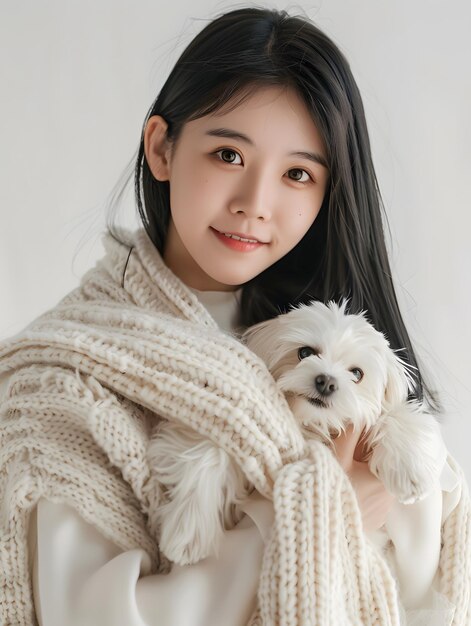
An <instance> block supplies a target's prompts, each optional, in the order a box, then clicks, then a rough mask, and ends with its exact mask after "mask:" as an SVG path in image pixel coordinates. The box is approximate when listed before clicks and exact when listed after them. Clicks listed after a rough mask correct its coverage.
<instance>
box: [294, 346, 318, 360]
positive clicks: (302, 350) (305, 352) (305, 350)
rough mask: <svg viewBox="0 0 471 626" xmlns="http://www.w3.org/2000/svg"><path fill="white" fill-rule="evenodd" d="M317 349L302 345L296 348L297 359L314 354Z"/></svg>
mask: <svg viewBox="0 0 471 626" xmlns="http://www.w3.org/2000/svg"><path fill="white" fill-rule="evenodd" d="M316 354H317V350H314V348H311V347H310V346H303V347H302V348H299V350H298V359H299V360H300V361H301V360H302V359H305V358H307V357H308V356H312V355H316Z"/></svg>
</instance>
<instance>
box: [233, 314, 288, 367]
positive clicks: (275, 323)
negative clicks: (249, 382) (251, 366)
mask: <svg viewBox="0 0 471 626" xmlns="http://www.w3.org/2000/svg"><path fill="white" fill-rule="evenodd" d="M279 327H280V321H279V319H278V318H274V319H270V320H266V321H265V322H259V323H258V324H255V325H254V326H251V327H250V328H248V329H247V330H246V331H245V333H244V334H243V335H242V342H243V343H245V344H246V346H247V347H248V348H249V350H252V352H255V354H256V355H257V356H259V357H260V358H261V359H262V361H265V363H266V365H267V367H268V369H270V370H271V369H272V368H273V366H274V365H275V364H276V362H277V361H278V358H279V348H280V346H279V345H278V344H279V343H280V342H279V338H278V336H279Z"/></svg>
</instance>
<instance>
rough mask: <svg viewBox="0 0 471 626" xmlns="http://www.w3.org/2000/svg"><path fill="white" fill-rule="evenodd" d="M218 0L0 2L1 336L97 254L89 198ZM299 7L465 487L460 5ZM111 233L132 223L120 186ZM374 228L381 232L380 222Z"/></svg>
mask: <svg viewBox="0 0 471 626" xmlns="http://www.w3.org/2000/svg"><path fill="white" fill-rule="evenodd" d="M241 6H246V5H245V4H244V3H235V2H230V3H229V2H217V3H216V2H210V1H209V0H208V1H207V2H201V1H200V2H199V3H197V4H195V3H192V2H190V1H189V0H188V1H186V2H185V1H184V0H174V1H173V2H171V3H169V2H165V3H164V2H158V1H156V0H152V1H150V0H139V1H133V2H131V1H130V0H128V1H124V0H100V1H99V2H97V1H96V0H93V1H90V0H80V1H78V0H77V1H75V0H54V1H53V0H42V1H41V2H35V1H33V0H23V1H22V2H17V1H9V0H8V1H7V0H0V89H1V94H0V95H1V97H0V176H1V179H0V289H1V291H0V338H4V337H7V336H9V335H12V334H14V333H16V332H18V331H19V330H20V329H21V328H23V327H24V326H25V325H26V324H27V323H29V322H30V321H31V320H32V319H33V318H34V317H36V316H37V315H39V314H40V313H41V312H43V311H44V310H46V309H48V308H50V307H52V306H53V305H54V304H55V303H56V302H57V301H58V300H60V299H61V298H62V297H63V296H64V295H65V293H67V292H68V291H70V289H72V288H73V287H75V286H76V284H77V283H78V281H79V278H80V276H81V275H82V274H83V272H84V271H85V270H86V269H88V268H89V267H90V266H92V265H93V264H94V262H95V260H96V259H97V258H98V257H99V256H101V254H102V247H101V243H100V233H101V231H102V230H103V228H104V217H105V203H106V200H107V199H108V198H109V195H110V193H111V191H112V189H113V187H114V185H115V184H116V183H117V182H118V179H119V178H120V176H121V174H122V173H123V171H124V169H125V168H126V167H127V166H128V165H129V164H132V163H133V161H134V155H135V151H136V150H137V147H138V144H139V139H140V133H141V126H142V123H143V121H144V117H145V115H146V112H147V110H148V108H149V106H150V104H151V102H152V101H153V100H154V98H155V96H156V94H157V93H158V90H159V89H160V88H161V86H162V84H163V81H164V80H165V78H166V77H167V75H168V73H169V72H170V69H171V67H172V65H173V63H174V62H175V61H176V60H177V58H178V56H179V54H180V53H181V52H182V50H183V48H184V47H185V46H186V45H187V44H188V43H189V41H190V40H191V38H192V37H193V36H194V35H195V34H196V33H197V32H199V31H200V30H201V29H202V28H203V27H204V26H205V25H206V24H207V22H208V21H209V20H211V19H212V18H214V17H216V15H218V14H219V13H221V12H224V11H226V10H230V9H235V8H239V7H241ZM259 6H270V7H277V8H286V9H288V10H289V12H290V13H291V14H293V13H296V12H301V13H302V12H304V13H305V14H307V15H308V16H309V17H310V18H311V19H312V20H313V21H314V22H315V23H316V24H317V25H318V26H319V27H320V28H322V29H323V30H324V31H325V32H326V33H327V34H328V35H329V36H330V37H331V38H332V39H333V40H334V41H335V42H336V43H337V45H339V47H340V48H341V50H342V51H343V52H344V53H345V55H346V56H347V58H348V59H349V61H350V65H351V67H352V70H353V73H354V76H355V78H356V80H357V82H358V84H359V87H360V90H361V92H362V95H363V101H364V105H365V109H366V114H367V120H368V125H369V131H370V138H371V142H372V147H373V157H374V160H375V164H376V170H377V175H378V179H379V183H380V187H381V190H382V195H383V199H384V202H385V205H386V210H387V213H388V216H389V223H390V227H391V235H392V241H391V243H390V244H388V245H389V247H390V252H391V264H392V268H393V275H394V278H395V282H396V287H397V295H398V299H399V302H400V304H401V308H402V312H403V316H404V319H405V321H406V325H407V327H408V329H409V331H410V334H411V338H412V341H413V342H414V345H415V346H416V349H417V353H418V354H419V357H421V359H422V362H423V363H424V364H425V366H426V368H427V371H428V372H430V373H431V374H432V376H433V381H432V382H433V385H432V386H434V387H435V388H437V389H438V390H439V391H440V394H441V398H442V401H443V403H444V405H445V407H446V412H445V415H444V416H443V422H442V423H443V430H444V436H445V440H446V442H447V445H448V447H449V449H450V451H451V453H452V454H453V455H454V456H455V457H456V458H457V460H458V461H459V462H460V463H461V464H462V466H463V467H464V469H465V472H466V474H467V476H468V478H471V455H470V454H469V453H468V446H469V441H470V439H471V418H470V407H471V391H470V389H471V384H470V382H469V377H470V373H471V367H470V365H469V358H468V357H469V353H470V348H471V341H470V337H471V331H470V324H469V323H468V317H469V310H470V306H471V301H470V300H471V297H470V296H471V289H470V281H469V271H470V267H471V252H470V246H469V243H468V241H469V231H470V226H471V218H470V212H471V202H470V201H471V156H470V150H471V148H470V145H471V122H470V118H471V116H470V111H471V72H470V70H469V65H470V60H471V43H470V37H469V26H470V24H471V9H470V7H471V5H470V3H469V2H468V1H467V0H447V1H446V2H445V1H438V0H412V1H411V0H354V1H353V0H351V1H349V0H324V1H323V2H320V1H319V2H304V3H303V2H301V3H299V4H296V5H287V4H284V3H283V2H262V3H260V4H259ZM121 214H122V219H121V223H123V224H125V225H129V226H132V225H134V224H137V222H134V204H133V196H132V184H131V191H130V193H129V194H128V196H127V201H126V202H125V203H124V207H123V211H122V213H121ZM386 234H387V226H386Z"/></svg>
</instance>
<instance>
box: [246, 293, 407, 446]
mask: <svg viewBox="0 0 471 626" xmlns="http://www.w3.org/2000/svg"><path fill="white" fill-rule="evenodd" d="M345 307H346V302H345V301H344V302H343V303H342V304H341V305H337V304H335V303H334V302H330V303H329V304H328V305H325V304H323V303H321V302H313V303H311V304H309V305H301V306H299V307H298V308H296V309H293V310H292V311H290V312H289V313H286V314H284V315H280V316H279V317H277V318H275V319H273V320H269V321H267V322H262V323H260V324H257V325H256V326H253V327H251V328H250V329H249V330H248V331H247V332H246V333H245V335H244V339H245V341H246V343H247V346H248V347H249V348H250V349H251V350H252V351H253V352H255V353H256V354H258V355H259V356H260V357H261V358H262V359H263V360H264V361H265V363H266V365H267V366H268V369H269V370H270V372H271V373H272V375H273V377H274V378H275V380H276V381H277V383H278V385H279V387H280V389H281V390H282V391H283V392H284V394H285V395H286V398H287V400H288V403H289V404H290V407H291V409H292V411H293V413H294V415H295V416H296V418H297V419H298V420H299V422H300V424H301V426H303V427H304V428H305V429H306V430H308V431H309V430H311V431H313V432H315V433H316V434H319V435H321V436H323V437H324V438H325V439H329V438H330V437H331V436H332V435H333V434H335V433H338V432H340V431H341V430H342V429H343V428H344V427H345V426H347V424H350V423H353V424H354V425H355V428H356V427H357V426H358V427H360V428H363V427H364V426H366V427H370V426H372V425H373V424H374V423H375V422H376V420H377V419H378V417H379V415H380V414H381V411H382V409H383V407H384V406H386V405H388V404H393V403H396V402H402V401H404V400H405V399H406V398H407V392H408V386H409V384H410V377H409V376H408V373H407V371H406V370H405V368H404V364H403V363H402V361H401V360H400V359H399V358H398V357H397V356H396V355H395V354H394V352H393V351H392V350H391V348H390V347H389V344H388V342H387V341H386V339H385V338H384V336H383V335H382V334H381V333H379V332H378V331H377V330H375V329H374V327H373V326H372V325H371V324H370V323H369V322H368V321H367V319H366V318H365V317H364V315H363V314H356V315H349V314H347V313H346V312H345Z"/></svg>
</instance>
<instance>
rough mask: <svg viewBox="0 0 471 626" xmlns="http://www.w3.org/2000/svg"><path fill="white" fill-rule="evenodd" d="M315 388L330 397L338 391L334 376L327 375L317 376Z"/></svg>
mask: <svg viewBox="0 0 471 626" xmlns="http://www.w3.org/2000/svg"><path fill="white" fill-rule="evenodd" d="M315 386H316V389H317V391H318V392H319V393H321V394H322V395H323V396H330V394H331V393H333V392H334V391H337V389H338V385H337V381H336V380H335V378H333V376H327V375H326V374H319V376H316V380H315Z"/></svg>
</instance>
